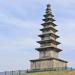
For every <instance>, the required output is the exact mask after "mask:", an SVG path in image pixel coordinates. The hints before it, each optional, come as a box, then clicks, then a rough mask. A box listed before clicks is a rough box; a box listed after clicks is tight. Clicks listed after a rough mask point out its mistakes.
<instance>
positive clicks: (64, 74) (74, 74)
mask: <svg viewBox="0 0 75 75" xmlns="http://www.w3.org/2000/svg"><path fill="white" fill-rule="evenodd" d="M21 75H75V71H48V72H34V73H26V74H21Z"/></svg>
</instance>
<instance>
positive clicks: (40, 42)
mask: <svg viewBox="0 0 75 75" xmlns="http://www.w3.org/2000/svg"><path fill="white" fill-rule="evenodd" d="M37 43H39V44H43V43H53V44H55V45H59V44H60V42H57V41H55V40H53V39H49V40H41V41H37Z"/></svg>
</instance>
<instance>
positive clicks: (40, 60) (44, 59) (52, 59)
mask: <svg viewBox="0 0 75 75" xmlns="http://www.w3.org/2000/svg"><path fill="white" fill-rule="evenodd" d="M53 59H55V60H59V61H62V62H65V63H68V62H67V61H65V60H61V59H58V58H48V57H47V58H42V59H35V60H30V61H41V60H53Z"/></svg>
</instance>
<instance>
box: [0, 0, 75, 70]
mask: <svg viewBox="0 0 75 75" xmlns="http://www.w3.org/2000/svg"><path fill="white" fill-rule="evenodd" d="M48 3H50V4H51V6H52V7H51V8H52V11H53V15H54V16H55V19H56V22H55V23H56V24H57V25H58V26H57V27H56V29H58V30H59V32H58V33H57V34H58V35H59V36H60V38H59V39H58V41H60V42H61V45H60V46H59V47H60V48H61V49H62V50H63V51H62V52H61V53H60V58H61V59H64V60H67V61H68V62H69V64H68V66H72V67H75V0H0V71H6V70H18V69H27V68H29V66H30V62H29V60H31V59H34V58H37V57H38V52H37V51H36V50H35V48H37V47H38V46H39V45H38V44H37V43H36V41H37V40H40V38H39V37H37V35H38V34H40V33H41V32H40V31H39V29H40V28H41V27H42V26H41V25H40V24H41V23H43V21H42V19H43V15H44V14H45V9H46V5H47V4H48Z"/></svg>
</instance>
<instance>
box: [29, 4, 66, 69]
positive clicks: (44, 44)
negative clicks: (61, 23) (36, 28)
mask: <svg viewBox="0 0 75 75" xmlns="http://www.w3.org/2000/svg"><path fill="white" fill-rule="evenodd" d="M43 21H44V23H42V24H41V25H42V26H43V28H42V29H40V30H41V31H42V34H40V35H39V37H40V38H41V41H37V43H39V44H40V48H36V50H37V51H39V58H38V59H35V60H30V61H31V69H47V68H52V69H53V68H66V67H67V61H64V60H61V59H59V58H58V54H59V52H61V51H62V50H61V49H59V48H57V46H58V45H59V44H60V42H58V41H57V40H56V39H57V38H59V36H58V35H56V32H57V31H58V30H56V29H55V27H56V26H57V25H56V24H54V21H55V19H54V15H52V11H51V5H50V4H48V5H47V8H46V14H45V15H44V19H43Z"/></svg>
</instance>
